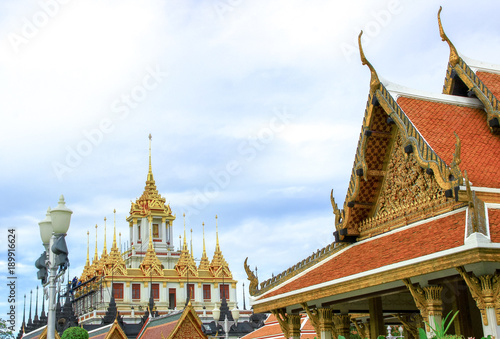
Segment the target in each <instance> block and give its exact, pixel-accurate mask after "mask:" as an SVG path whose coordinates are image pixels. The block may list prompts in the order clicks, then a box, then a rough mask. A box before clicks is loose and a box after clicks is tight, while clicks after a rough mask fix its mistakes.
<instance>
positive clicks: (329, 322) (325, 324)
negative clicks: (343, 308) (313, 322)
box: [316, 308, 333, 339]
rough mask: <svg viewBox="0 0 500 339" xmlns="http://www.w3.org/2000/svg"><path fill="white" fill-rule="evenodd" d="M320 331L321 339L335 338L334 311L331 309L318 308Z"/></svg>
mask: <svg viewBox="0 0 500 339" xmlns="http://www.w3.org/2000/svg"><path fill="white" fill-rule="evenodd" d="M317 314H318V329H317V330H316V331H319V333H318V332H316V334H317V335H318V336H319V338H320V339H331V338H332V336H333V311H332V309H331V308H318V313H317Z"/></svg>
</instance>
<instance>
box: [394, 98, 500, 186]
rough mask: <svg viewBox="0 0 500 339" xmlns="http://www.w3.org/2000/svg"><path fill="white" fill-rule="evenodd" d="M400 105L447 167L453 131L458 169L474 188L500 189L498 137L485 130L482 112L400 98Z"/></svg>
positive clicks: (499, 144) (451, 155) (499, 145)
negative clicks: (458, 148) (458, 149)
mask: <svg viewBox="0 0 500 339" xmlns="http://www.w3.org/2000/svg"><path fill="white" fill-rule="evenodd" d="M397 102H398V104H399V106H400V107H401V108H402V109H403V111H404V112H405V113H406V115H407V116H408V118H410V120H411V121H412V123H413V124H414V126H415V127H416V128H417V129H418V131H419V132H420V134H421V135H422V136H423V137H424V138H425V140H426V141H427V142H428V143H429V145H430V146H431V148H432V149H433V150H434V151H435V152H436V154H437V155H438V156H439V157H441V159H443V160H444V161H445V162H446V163H447V164H448V165H449V164H451V161H452V159H453V153H454V152H455V142H456V140H455V135H454V134H453V132H456V133H457V134H458V136H459V138H460V140H461V145H462V148H461V159H462V163H461V164H460V169H461V170H462V172H463V171H464V170H467V174H468V176H469V180H470V181H471V182H472V184H473V186H480V187H493V188H499V187H500V175H499V172H500V171H499V169H500V136H498V135H494V134H492V133H491V132H490V130H489V128H488V122H487V121H486V113H485V112H484V111H483V110H482V109H478V108H471V107H462V106H456V105H452V104H445V103H439V102H432V101H426V100H421V99H414V98H407V97H400V98H398V100H397Z"/></svg>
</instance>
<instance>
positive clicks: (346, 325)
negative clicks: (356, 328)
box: [333, 314, 351, 338]
mask: <svg viewBox="0 0 500 339" xmlns="http://www.w3.org/2000/svg"><path fill="white" fill-rule="evenodd" d="M333 323H334V324H335V332H336V333H337V336H339V335H343V336H344V337H346V338H349V336H350V335H351V316H350V315H349V314H340V315H334V316H333Z"/></svg>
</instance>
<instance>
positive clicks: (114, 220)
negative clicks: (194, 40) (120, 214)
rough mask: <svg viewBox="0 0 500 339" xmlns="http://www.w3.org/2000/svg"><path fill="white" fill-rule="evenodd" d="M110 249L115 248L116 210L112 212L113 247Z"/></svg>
mask: <svg viewBox="0 0 500 339" xmlns="http://www.w3.org/2000/svg"><path fill="white" fill-rule="evenodd" d="M111 247H113V248H114V247H117V246H116V209H114V210H113V245H112V246H111Z"/></svg>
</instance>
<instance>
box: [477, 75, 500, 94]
mask: <svg viewBox="0 0 500 339" xmlns="http://www.w3.org/2000/svg"><path fill="white" fill-rule="evenodd" d="M476 75H477V76H478V78H479V79H481V81H482V82H483V83H484V84H485V85H486V87H488V89H489V90H490V91H491V93H493V95H494V96H495V97H496V98H497V99H499V100H500V74H495V73H489V72H476Z"/></svg>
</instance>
